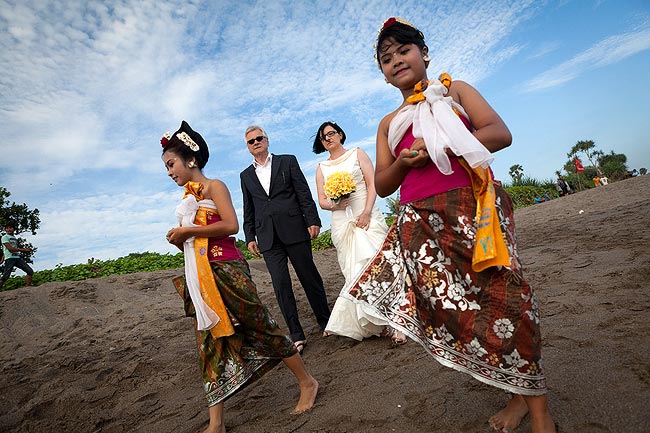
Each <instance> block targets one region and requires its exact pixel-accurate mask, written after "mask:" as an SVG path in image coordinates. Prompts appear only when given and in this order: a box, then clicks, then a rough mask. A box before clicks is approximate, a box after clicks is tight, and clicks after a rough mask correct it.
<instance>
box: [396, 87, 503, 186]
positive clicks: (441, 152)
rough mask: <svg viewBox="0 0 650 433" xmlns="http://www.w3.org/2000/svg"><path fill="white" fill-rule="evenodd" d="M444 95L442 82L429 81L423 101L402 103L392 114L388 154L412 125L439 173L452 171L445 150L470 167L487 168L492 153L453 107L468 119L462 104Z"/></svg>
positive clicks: (415, 134) (416, 136)
mask: <svg viewBox="0 0 650 433" xmlns="http://www.w3.org/2000/svg"><path fill="white" fill-rule="evenodd" d="M446 94H447V88H446V87H445V86H444V84H442V83H441V82H440V81H438V80H432V81H430V82H429V86H428V87H427V89H426V90H425V91H424V96H425V97H426V99H425V100H424V101H420V102H418V103H417V104H409V105H407V106H405V107H404V108H402V109H401V110H400V111H399V113H397V114H396V115H395V117H393V120H392V121H391V122H390V127H389V129H388V145H389V147H390V150H391V153H392V154H393V156H395V149H396V148H397V145H398V144H399V142H400V141H401V140H402V138H403V137H404V134H405V133H406V130H407V129H408V128H409V126H411V124H412V125H413V137H415V138H423V139H424V143H425V145H426V147H427V152H429V157H430V158H431V160H432V161H433V163H434V164H435V165H436V167H438V170H440V172H441V173H442V174H445V175H447V174H451V173H453V170H452V169H451V163H450V162H449V157H448V156H447V154H446V153H445V150H446V149H451V150H452V152H454V154H455V155H457V156H459V157H463V158H465V160H466V161H467V163H468V164H469V165H470V167H472V168H476V167H478V166H481V167H483V168H487V167H488V166H489V165H490V163H491V162H492V159H493V157H492V154H491V153H490V151H488V150H487V149H486V148H485V146H483V144H481V142H480V141H478V140H477V139H476V137H474V135H473V134H472V133H471V132H469V130H468V129H467V128H466V127H465V125H464V124H463V122H462V121H461V120H460V119H459V118H458V115H457V114H456V113H454V110H453V109H452V106H453V107H455V108H456V109H457V110H458V111H459V112H460V113H461V114H463V115H464V116H465V117H467V118H468V119H469V116H467V113H465V110H464V109H463V107H461V106H460V104H458V103H456V102H455V101H454V100H453V99H452V98H451V97H450V96H444V95H446Z"/></svg>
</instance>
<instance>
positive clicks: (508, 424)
mask: <svg viewBox="0 0 650 433" xmlns="http://www.w3.org/2000/svg"><path fill="white" fill-rule="evenodd" d="M527 413H528V405H527V404H526V401H525V400H524V398H523V397H522V396H521V395H518V394H515V395H513V396H512V398H511V399H510V401H508V404H506V407H504V408H503V409H501V410H500V411H499V412H497V413H496V414H494V415H492V417H490V420H489V421H488V422H489V423H490V427H492V428H493V429H494V430H498V431H501V432H504V433H511V432H512V431H513V430H514V429H516V428H517V427H518V426H519V424H520V423H521V420H523V419H524V417H525V416H526V414H527Z"/></svg>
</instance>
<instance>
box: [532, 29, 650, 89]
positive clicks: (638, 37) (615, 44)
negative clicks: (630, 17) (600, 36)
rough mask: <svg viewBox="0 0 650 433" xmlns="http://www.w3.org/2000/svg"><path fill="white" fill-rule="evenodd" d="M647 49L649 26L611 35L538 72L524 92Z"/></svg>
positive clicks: (563, 81)
mask: <svg viewBox="0 0 650 433" xmlns="http://www.w3.org/2000/svg"><path fill="white" fill-rule="evenodd" d="M648 49H650V29H645V30H641V31H637V32H633V33H624V34H621V35H616V36H611V37H609V38H607V39H604V40H603V41H601V42H599V43H597V44H596V45H594V46H593V47H591V48H589V49H587V50H585V51H583V52H582V53H580V54H578V55H576V56H575V57H573V58H572V59H570V60H568V61H566V62H564V63H561V64H559V65H557V66H555V67H553V68H551V69H549V70H547V71H545V72H543V73H541V74H539V75H537V76H536V77H535V78H533V79H532V80H530V81H528V82H527V83H526V84H525V85H524V89H523V91H524V92H536V91H539V90H544V89H548V88H551V87H556V86H560V85H562V84H564V83H567V82H569V81H571V80H574V79H576V78H577V77H579V76H580V75H582V74H583V73H585V72H587V71H589V70H593V69H597V68H602V67H604V66H607V65H610V64H612V63H616V62H620V61H621V60H623V59H625V58H627V57H630V56H632V55H634V54H637V53H639V52H642V51H645V50H648Z"/></svg>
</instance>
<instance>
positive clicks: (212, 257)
mask: <svg viewBox="0 0 650 433" xmlns="http://www.w3.org/2000/svg"><path fill="white" fill-rule="evenodd" d="M206 220H207V223H208V224H212V223H216V222H219V221H221V216H219V214H218V213H216V212H214V211H211V210H209V211H208V212H207V214H206ZM235 242H236V241H235V238H234V237H232V236H228V237H225V238H208V260H209V261H211V262H214V261H218V260H237V259H241V258H243V257H244V255H243V254H242V252H241V251H240V250H239V248H237V245H236V243H235Z"/></svg>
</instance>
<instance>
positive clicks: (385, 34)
mask: <svg viewBox="0 0 650 433" xmlns="http://www.w3.org/2000/svg"><path fill="white" fill-rule="evenodd" d="M388 38H393V39H394V40H395V42H397V43H399V44H415V45H417V46H418V48H420V51H422V50H423V49H424V48H425V47H426V46H427V45H426V44H425V43H424V35H423V34H422V32H421V31H419V30H418V29H416V28H415V27H411V26H409V25H406V24H402V23H400V22H399V21H395V22H393V23H392V24H389V25H388V26H385V27H384V28H383V29H382V30H381V32H380V33H379V36H377V53H376V56H377V64H378V65H379V68H380V69H381V51H382V45H383V44H384V42H386V39H388Z"/></svg>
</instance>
